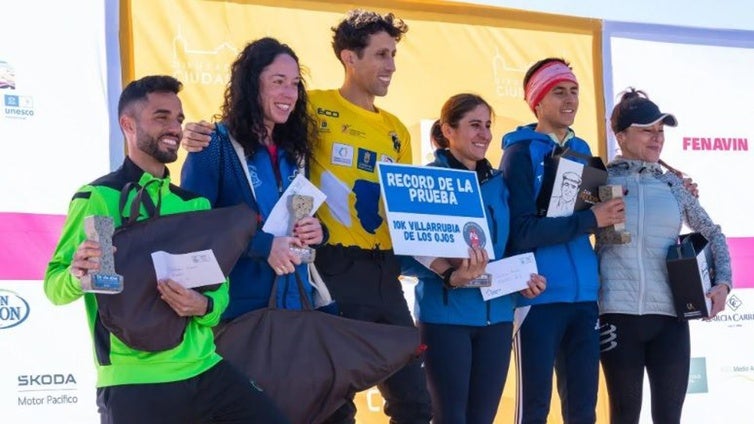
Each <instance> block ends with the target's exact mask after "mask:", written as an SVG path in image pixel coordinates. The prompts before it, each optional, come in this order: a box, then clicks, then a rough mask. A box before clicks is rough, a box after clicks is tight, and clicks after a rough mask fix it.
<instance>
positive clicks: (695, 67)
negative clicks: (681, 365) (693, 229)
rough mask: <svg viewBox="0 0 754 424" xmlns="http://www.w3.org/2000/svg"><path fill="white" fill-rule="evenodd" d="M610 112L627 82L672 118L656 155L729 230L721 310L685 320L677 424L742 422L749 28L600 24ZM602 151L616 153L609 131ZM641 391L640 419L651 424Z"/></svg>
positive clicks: (753, 248) (750, 132) (747, 377)
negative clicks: (690, 182) (695, 188)
mask: <svg viewBox="0 0 754 424" xmlns="http://www.w3.org/2000/svg"><path fill="white" fill-rule="evenodd" d="M603 43H604V44H603V51H604V58H605V67H604V70H605V75H604V80H605V93H606V94H605V96H606V99H605V100H606V101H605V103H606V110H607V116H606V119H607V120H608V127H609V119H610V117H609V115H610V113H611V112H612V109H613V105H614V104H615V103H617V101H618V100H619V97H620V96H619V94H620V93H621V92H622V91H623V90H625V89H626V88H627V87H634V88H637V89H640V90H642V91H644V92H645V93H647V95H648V96H649V97H650V99H651V100H653V101H654V102H655V103H657V104H658V106H659V107H660V110H661V111H663V112H666V113H672V114H674V115H675V116H676V118H678V127H676V128H671V127H665V146H664V149H663V153H662V158H663V160H665V161H666V162H667V163H669V164H670V165H672V166H674V167H675V168H677V169H680V170H682V171H683V172H685V173H687V174H688V175H689V176H691V177H692V178H693V179H694V181H695V182H697V183H698V184H699V189H700V202H701V204H702V206H704V208H705V210H706V211H707V212H708V213H709V214H710V216H711V217H712V218H713V220H714V221H715V222H716V223H718V224H719V225H721V227H722V230H723V232H724V233H725V235H726V236H727V237H728V244H729V246H730V251H731V257H732V260H733V282H734V285H735V286H736V287H737V288H736V289H735V290H734V291H733V293H732V295H731V296H730V297H729V300H728V309H727V310H726V311H725V312H724V313H722V314H721V315H719V316H718V317H717V318H716V319H715V320H714V321H712V322H703V321H694V322H693V323H692V325H691V339H692V340H691V344H692V349H691V356H692V358H691V375H690V380H689V389H688V396H687V397H686V403H685V406H684V413H683V419H682V422H683V423H705V424H707V423H712V422H715V423H721V422H729V423H740V422H747V421H750V415H751V413H752V412H754V408H752V404H751V397H752V394H754V362H753V358H754V344H752V343H749V342H742V341H745V340H752V339H754V224H752V221H751V217H752V212H754V198H753V197H752V196H751V195H750V193H749V192H750V191H751V190H750V189H749V188H748V186H749V184H750V183H751V182H752V181H754V127H752V125H751V118H752V111H754V108H752V103H751V99H752V98H754V85H752V84H751V77H750V74H751V70H752V69H754V32H746V31H713V30H702V29H690V28H678V27H666V26H657V25H638V24H624V23H613V22H606V23H605V36H604V38H603ZM608 153H609V156H610V157H612V156H614V155H615V153H616V144H615V138H614V137H613V134H612V132H610V137H609V145H608ZM650 405H651V402H650V398H649V388H648V386H647V387H646V388H645V392H644V404H643V408H642V420H641V422H642V423H650V422H651V417H650Z"/></svg>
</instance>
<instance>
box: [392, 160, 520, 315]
mask: <svg viewBox="0 0 754 424" xmlns="http://www.w3.org/2000/svg"><path fill="white" fill-rule="evenodd" d="M449 155H450V152H449V151H448V150H437V151H436V152H435V161H434V162H432V163H430V164H429V165H428V166H438V167H443V168H451V167H452V166H451V165H450V164H449V163H448V156H449ZM486 165H487V168H488V169H489V170H490V171H491V172H490V174H489V175H488V176H487V177H486V178H484V179H483V180H481V181H479V183H480V190H481V193H482V202H483V203H484V208H485V213H486V214H487V224H488V225H489V228H490V233H491V237H490V239H491V241H492V247H493V251H494V252H495V258H497V259H500V258H502V257H503V254H504V252H505V243H506V242H507V240H508V223H509V220H510V217H509V215H508V203H507V201H508V190H507V188H506V187H505V181H504V180H503V175H502V173H500V172H499V171H496V170H493V169H492V168H491V167H490V166H489V163H488V162H487V163H486ZM464 169H465V168H464ZM402 260H403V263H404V267H403V272H402V273H403V275H409V276H414V277H417V278H418V279H419V283H418V284H417V285H416V288H415V298H416V306H415V308H414V309H415V310H414V312H415V314H416V316H417V317H418V319H419V321H422V322H427V323H434V324H457V325H472V326H485V325H489V324H496V323H499V322H511V321H513V307H514V306H515V303H516V301H515V299H516V298H517V297H520V296H519V295H518V293H513V294H509V295H507V296H501V297H497V298H494V299H490V300H488V301H486V302H485V301H484V299H482V293H481V292H480V291H479V289H454V290H448V289H446V288H445V287H444V286H443V283H442V278H441V277H440V276H438V275H437V274H435V273H434V272H433V271H431V270H429V269H427V267H425V266H424V265H421V264H420V263H418V262H417V261H416V260H415V259H413V258H411V257H407V256H406V257H402Z"/></svg>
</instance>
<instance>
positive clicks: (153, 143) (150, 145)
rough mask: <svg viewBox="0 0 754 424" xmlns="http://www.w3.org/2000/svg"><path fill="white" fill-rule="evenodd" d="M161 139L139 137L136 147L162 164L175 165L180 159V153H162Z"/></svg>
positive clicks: (172, 151)
mask: <svg viewBox="0 0 754 424" xmlns="http://www.w3.org/2000/svg"><path fill="white" fill-rule="evenodd" d="M158 140H159V138H153V137H148V136H143V137H139V139H138V140H137V141H136V145H137V146H138V147H139V150H141V151H142V152H144V153H146V154H148V155H149V156H151V157H153V158H154V159H156V160H157V161H158V162H160V163H173V162H175V161H176V160H177V159H178V152H177V151H174V150H168V151H162V150H160V147H159V145H160V142H159V141H158Z"/></svg>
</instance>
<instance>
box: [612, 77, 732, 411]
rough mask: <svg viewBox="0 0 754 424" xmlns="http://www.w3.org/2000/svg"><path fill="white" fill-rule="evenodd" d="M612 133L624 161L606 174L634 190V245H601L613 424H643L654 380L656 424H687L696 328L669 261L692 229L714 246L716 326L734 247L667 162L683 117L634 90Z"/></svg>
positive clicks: (630, 200) (616, 113)
mask: <svg viewBox="0 0 754 424" xmlns="http://www.w3.org/2000/svg"><path fill="white" fill-rule="evenodd" d="M610 123H611V127H612V130H613V132H614V133H615V138H616V139H617V141H618V145H619V146H620V149H621V153H620V155H618V156H617V157H616V158H615V159H614V160H613V161H611V162H610V163H609V164H608V166H607V169H608V184H617V185H622V186H623V188H624V190H627V194H626V195H625V196H624V200H625V205H626V230H627V231H629V232H630V233H631V241H630V242H629V243H625V244H607V242H604V241H600V238H599V237H598V241H597V253H598V255H599V264H600V277H601V284H602V286H601V289H600V301H599V303H600V323H601V325H602V331H601V333H602V340H601V350H602V353H601V362H602V369H603V371H604V374H605V380H606V383H607V389H608V393H609V399H610V422H611V423H613V424H615V423H638V422H639V414H640V411H641V402H642V387H643V380H644V371H645V370H646V372H647V374H648V376H649V386H650V390H651V392H652V419H653V421H654V422H655V423H663V424H673V423H680V422H681V411H682V409H683V402H684V399H685V397H686V388H687V385H688V375H689V362H690V359H689V357H690V350H691V348H690V344H691V343H690V335H689V325H688V321H686V320H682V319H679V317H678V316H677V315H676V310H675V307H674V303H673V295H672V293H671V291H670V285H669V282H668V273H667V268H666V262H665V258H666V253H667V250H668V247H669V246H671V245H673V244H675V243H676V242H677V239H678V236H679V234H680V231H681V226H682V224H683V223H686V224H687V225H688V226H689V227H690V228H691V229H693V230H694V231H698V232H700V233H701V234H702V235H703V236H704V237H705V238H707V240H709V242H710V244H711V247H712V256H713V260H714V266H715V268H716V274H715V276H714V281H713V286H712V289H711V290H710V291H709V293H708V294H707V297H709V298H710V299H711V301H712V309H711V313H710V317H709V318H712V317H714V316H715V315H716V314H717V313H719V312H720V311H722V310H723V309H724V308H725V301H726V297H727V295H728V293H729V292H730V289H731V287H732V284H731V267H730V256H729V253H728V247H727V245H726V241H725V236H724V235H723V233H722V232H721V230H720V227H719V226H718V225H716V224H715V223H714V222H713V221H712V220H711V219H710V217H709V215H707V213H706V212H705V211H704V209H703V208H702V207H701V206H700V205H699V201H698V199H697V198H696V197H694V195H693V194H691V193H690V192H689V190H687V189H686V188H684V181H683V180H682V178H681V177H680V176H679V175H678V172H677V171H675V170H673V169H672V168H669V167H667V165H665V164H664V163H663V162H662V161H661V160H660V154H661V153H662V147H663V144H664V142H665V134H664V127H665V126H666V125H667V126H671V127H675V126H676V125H677V120H676V118H675V116H673V115H671V114H669V113H662V112H660V109H659V108H658V107H657V105H656V104H654V103H653V102H652V101H650V100H649V99H648V98H647V96H646V94H644V93H643V92H641V91H637V90H635V89H633V88H631V89H629V90H627V91H626V92H624V93H623V94H622V97H621V100H620V102H619V103H618V104H617V105H616V106H615V108H614V109H613V112H612V116H611V118H610ZM663 165H664V166H666V167H667V168H668V169H669V170H663V168H662V166H663Z"/></svg>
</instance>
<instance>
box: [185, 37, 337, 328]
mask: <svg viewBox="0 0 754 424" xmlns="http://www.w3.org/2000/svg"><path fill="white" fill-rule="evenodd" d="M215 119H216V120H217V124H216V125H214V129H212V132H211V142H210V143H209V144H208V145H207V146H206V148H204V149H202V150H201V151H194V152H191V153H189V155H188V157H187V158H186V161H185V162H184V164H183V169H182V173H181V186H182V187H184V188H186V189H188V190H191V191H194V192H196V193H198V194H201V195H202V196H205V197H207V198H208V199H209V201H210V202H211V203H212V206H213V207H223V206H232V205H236V204H239V203H241V202H245V203H246V204H248V205H249V206H250V207H251V208H252V209H254V210H255V211H256V212H257V213H258V220H259V222H258V224H259V225H258V227H259V228H260V229H259V230H257V233H256V235H255V236H254V238H253V239H252V241H251V242H250V244H249V246H248V248H247V250H246V252H245V254H244V255H243V256H242V257H241V259H239V261H238V263H237V264H236V266H235V267H234V269H233V270H232V271H231V273H230V281H232V282H233V283H232V284H231V288H230V304H229V305H228V309H227V310H226V311H225V313H224V315H223V319H224V320H226V321H227V320H230V319H233V318H234V317H236V316H238V315H241V314H243V313H245V312H248V311H251V310H255V309H259V308H263V307H265V306H266V305H267V302H268V300H269V298H270V294H271V290H272V285H273V282H274V281H275V279H276V278H277V277H278V276H280V278H281V281H280V282H279V283H278V293H277V302H278V307H281V308H289V309H298V308H300V307H301V302H300V297H299V292H298V288H297V285H296V282H295V279H294V274H293V273H294V272H296V273H298V275H299V276H300V277H301V278H302V280H303V281H304V282H305V283H306V284H305V287H306V289H307V290H308V291H309V293H308V294H309V296H310V297H311V286H310V285H309V284H308V273H307V267H306V265H305V264H301V260H300V258H299V257H298V256H297V255H296V254H295V253H293V252H291V249H290V247H292V246H295V247H306V246H312V245H318V244H320V243H322V242H323V239H324V237H323V231H322V226H321V224H320V222H319V220H318V219H317V218H313V217H305V218H302V219H300V220H299V221H298V222H296V223H295V226H294V228H293V235H292V236H291V237H276V236H273V235H272V234H269V233H266V232H264V231H262V230H261V227H262V225H263V224H264V221H265V220H266V219H267V218H268V217H269V215H270V212H271V211H272V208H273V206H274V205H275V204H276V203H277V202H278V200H280V196H281V195H282V193H283V192H284V191H285V189H286V188H287V187H288V185H289V184H290V182H291V181H292V180H293V179H294V178H295V177H296V175H297V174H299V173H302V172H305V164H306V163H307V160H308V159H309V155H310V154H311V143H310V140H311V139H310V134H312V131H313V129H314V127H313V125H314V124H313V120H312V119H311V118H310V117H309V116H308V115H307V95H306V88H305V86H304V81H303V79H302V78H301V70H300V67H299V63H298V57H297V56H296V54H295V53H294V52H293V50H292V49H291V48H290V47H289V46H287V45H286V44H282V43H280V42H279V41H278V40H276V39H274V38H269V37H267V38H261V39H259V40H256V41H253V42H251V43H249V44H248V45H247V46H246V47H245V48H244V49H243V51H241V53H240V54H239V55H238V58H237V59H236V60H235V62H233V64H232V65H231V72H230V81H229V82H228V85H227V87H226V89H225V100H224V102H223V106H222V109H221V114H220V115H218V116H215ZM205 125H206V126H208V127H210V128H212V127H213V125H212V124H209V123H205ZM195 150H199V149H195ZM310 300H311V299H310Z"/></svg>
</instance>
